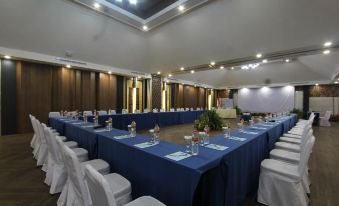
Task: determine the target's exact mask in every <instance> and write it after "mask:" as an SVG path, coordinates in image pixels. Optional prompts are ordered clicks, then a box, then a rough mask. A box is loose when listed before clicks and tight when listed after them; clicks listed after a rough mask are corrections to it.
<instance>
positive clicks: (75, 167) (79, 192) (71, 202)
mask: <svg viewBox="0 0 339 206" xmlns="http://www.w3.org/2000/svg"><path fill="white" fill-rule="evenodd" d="M61 148H62V152H61V153H62V157H63V161H64V164H65V167H66V171H67V174H68V177H67V180H66V183H65V186H64V187H63V189H62V192H61V194H60V196H59V199H58V202H57V205H58V206H61V205H67V206H91V205H92V204H91V199H90V196H89V193H88V188H87V186H86V184H85V182H84V174H85V171H84V169H85V168H84V167H85V166H86V165H87V164H90V165H91V166H93V167H94V168H95V169H96V170H97V171H98V172H100V173H102V174H108V173H109V170H110V168H109V165H108V163H107V162H105V161H103V160H101V159H95V160H90V161H86V162H82V163H80V162H79V160H78V158H77V157H76V154H75V153H74V151H72V150H71V149H70V148H68V147H66V146H63V145H61Z"/></svg>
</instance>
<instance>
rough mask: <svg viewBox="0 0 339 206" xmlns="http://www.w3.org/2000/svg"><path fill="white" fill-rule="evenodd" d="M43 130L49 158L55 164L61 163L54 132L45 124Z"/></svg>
mask: <svg viewBox="0 0 339 206" xmlns="http://www.w3.org/2000/svg"><path fill="white" fill-rule="evenodd" d="M43 128H44V134H45V137H46V143H47V148H48V155H49V158H50V159H52V160H53V162H55V163H60V162H61V159H60V158H59V157H60V156H59V155H58V150H57V148H56V145H55V143H56V142H55V141H56V139H55V136H54V135H53V133H52V131H51V130H50V129H49V128H48V127H46V125H45V124H43Z"/></svg>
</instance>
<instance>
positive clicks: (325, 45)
mask: <svg viewBox="0 0 339 206" xmlns="http://www.w3.org/2000/svg"><path fill="white" fill-rule="evenodd" d="M330 46H332V42H330V41H327V42H325V43H324V47H330Z"/></svg>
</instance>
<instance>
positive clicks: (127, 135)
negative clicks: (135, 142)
mask: <svg viewBox="0 0 339 206" xmlns="http://www.w3.org/2000/svg"><path fill="white" fill-rule="evenodd" d="M128 138H131V135H129V134H126V135H120V136H115V137H114V139H128Z"/></svg>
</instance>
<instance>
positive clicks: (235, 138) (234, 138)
mask: <svg viewBox="0 0 339 206" xmlns="http://www.w3.org/2000/svg"><path fill="white" fill-rule="evenodd" d="M228 139H231V140H236V141H245V140H246V138H242V137H235V136H232V137H230V138H228Z"/></svg>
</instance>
